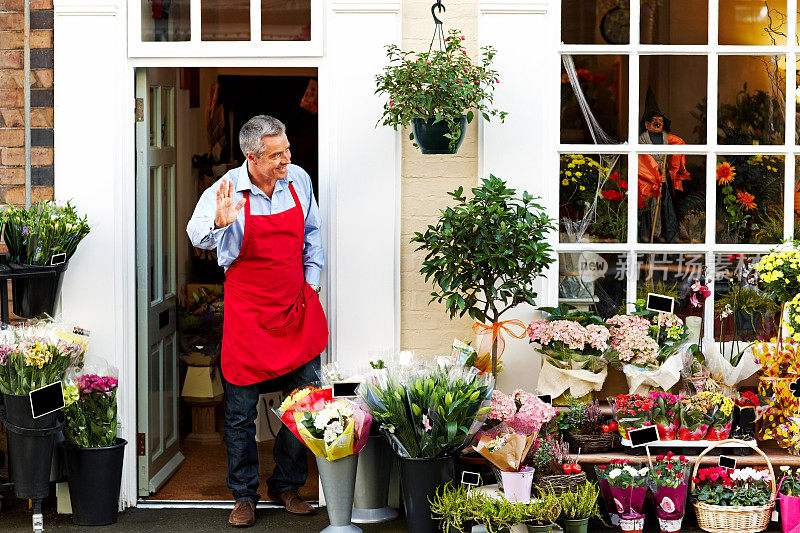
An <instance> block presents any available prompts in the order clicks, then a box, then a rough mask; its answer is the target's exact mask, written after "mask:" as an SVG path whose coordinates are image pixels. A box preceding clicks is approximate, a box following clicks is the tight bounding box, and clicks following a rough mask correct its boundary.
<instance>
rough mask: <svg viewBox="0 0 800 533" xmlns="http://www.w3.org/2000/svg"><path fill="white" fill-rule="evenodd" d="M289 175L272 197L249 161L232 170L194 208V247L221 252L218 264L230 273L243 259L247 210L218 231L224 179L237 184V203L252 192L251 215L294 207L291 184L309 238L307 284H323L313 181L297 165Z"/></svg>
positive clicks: (190, 229)
mask: <svg viewBox="0 0 800 533" xmlns="http://www.w3.org/2000/svg"><path fill="white" fill-rule="evenodd" d="M288 169H289V172H288V176H287V177H286V178H284V179H282V180H278V181H277V183H275V190H274V191H273V193H272V198H268V197H267V195H266V194H264V192H263V191H262V190H261V189H259V188H258V187H256V186H255V185H253V184H252V183H251V182H250V176H249V175H248V174H247V161H245V162H244V164H243V165H242V166H241V167H239V168H235V169H233V170H229V171H228V172H227V173H226V174H225V175H224V176H223V177H222V178H220V179H219V180H217V181H216V182H215V183H214V185H212V186H211V187H209V188H208V189H206V190H205V192H204V193H203V195H202V196H201V197H200V200H199V201H198V202H197V207H195V208H194V213H193V214H192V218H191V220H189V224H187V226H186V233H188V234H189V239H191V241H192V244H193V245H194V246H197V247H198V248H203V249H206V250H213V249H214V248H216V249H217V261H218V262H219V265H220V266H221V267H224V268H225V269H226V270H227V269H228V267H229V266H230V265H231V263H233V260H234V259H236V258H237V257H238V256H239V251H240V250H241V249H242V237H243V236H244V211H245V210H244V208H242V210H241V211H240V212H239V216H238V217H237V218H236V220H235V221H234V222H233V223H232V224H231V225H229V226H227V227H224V228H219V229H214V215H215V214H216V210H217V189H219V187H220V184H221V183H222V179H223V178H228V179H229V180H231V181H232V182H233V184H234V188H235V189H236V192H235V193H234V201H236V202H238V201H239V200H240V199H242V198H243V197H244V194H243V192H244V191H250V214H251V215H273V214H275V213H281V212H283V211H287V210H289V209H291V208H293V207H294V198H292V192H291V191H290V190H289V183H292V184H293V185H294V190H295V192H296V193H297V199H298V200H300V207H302V209H303V215H304V217H305V221H306V227H305V238H304V244H303V270H304V274H305V278H306V282H307V283H310V284H311V285H319V278H320V273H321V272H322V266H323V265H324V264H325V252H324V251H323V249H322V235H321V233H320V226H321V220H320V216H319V207H317V202H316V201H315V200H314V190H313V189H312V187H311V178H310V177H309V175H308V174H307V173H306V171H305V170H303V169H302V168H300V167H298V166H297V165H289V167H288Z"/></svg>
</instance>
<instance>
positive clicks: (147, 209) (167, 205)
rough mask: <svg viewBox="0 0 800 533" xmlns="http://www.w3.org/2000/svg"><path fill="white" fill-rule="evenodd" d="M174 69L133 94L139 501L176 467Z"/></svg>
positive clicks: (153, 75) (141, 77) (139, 75)
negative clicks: (137, 107)
mask: <svg viewBox="0 0 800 533" xmlns="http://www.w3.org/2000/svg"><path fill="white" fill-rule="evenodd" d="M175 76H176V73H175V70H174V69H149V70H148V69H140V70H137V72H136V96H137V98H142V99H143V103H144V116H145V117H147V118H146V120H143V121H141V122H137V123H136V151H137V154H136V155H137V157H136V165H137V168H136V178H137V179H136V212H137V216H136V250H137V269H136V270H137V315H138V317H137V324H138V332H137V334H138V339H137V340H138V361H139V363H138V367H139V380H138V381H139V387H138V392H139V394H138V402H139V405H138V407H139V409H138V413H139V414H138V417H137V423H138V432H139V433H143V434H144V442H145V443H146V445H145V449H144V455H140V456H139V495H140V496H147V495H149V494H151V493H153V492H155V491H156V490H158V488H159V486H160V485H161V484H163V483H164V481H166V480H167V479H168V478H169V476H170V475H172V473H173V472H174V471H175V470H176V469H177V468H178V467H179V466H180V464H181V462H182V461H183V455H181V453H180V450H179V438H178V401H179V397H178V383H177V380H178V369H177V365H178V351H177V332H176V314H177V313H176V305H177V298H176V292H177V291H176V287H175V285H176V267H177V260H176V254H175V252H176V250H175V235H176V228H175V164H176V159H177V154H176V150H175Z"/></svg>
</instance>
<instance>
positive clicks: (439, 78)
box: [375, 29, 507, 153]
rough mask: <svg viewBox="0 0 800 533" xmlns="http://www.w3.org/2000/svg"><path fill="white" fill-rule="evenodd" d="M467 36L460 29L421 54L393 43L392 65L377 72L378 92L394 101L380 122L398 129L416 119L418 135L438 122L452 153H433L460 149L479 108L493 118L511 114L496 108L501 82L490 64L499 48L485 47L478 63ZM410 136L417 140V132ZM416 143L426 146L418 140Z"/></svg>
mask: <svg viewBox="0 0 800 533" xmlns="http://www.w3.org/2000/svg"><path fill="white" fill-rule="evenodd" d="M465 39H466V38H465V37H464V36H463V35H461V32H460V31H459V30H455V29H454V30H450V32H449V36H448V37H446V38H445V39H444V41H443V49H440V50H429V51H428V52H421V53H416V52H408V51H403V50H400V48H398V47H397V46H396V45H393V44H391V45H389V46H387V47H386V49H387V56H388V58H389V65H388V66H387V67H386V68H385V69H384V71H383V73H382V74H379V75H378V76H377V90H376V91H375V92H376V93H386V95H387V96H388V97H389V99H388V101H387V102H386V103H385V104H384V106H383V115H382V116H381V118H380V119H379V121H378V123H379V124H383V125H385V126H391V127H392V128H394V129H395V130H396V129H398V128H400V127H408V126H409V125H411V124H412V121H414V122H415V131H416V133H417V137H419V135H420V132H423V131H424V126H428V127H433V126H438V127H439V128H440V129H441V130H442V133H441V135H442V137H444V138H445V139H447V142H446V148H447V149H448V150H449V152H442V151H433V152H427V153H455V152H456V150H457V149H458V145H459V144H460V142H461V140H462V139H463V133H464V132H463V128H464V125H465V124H466V123H469V122H472V119H473V118H474V114H475V112H476V111H477V112H480V113H481V114H482V115H483V118H484V119H486V120H487V121H488V120H490V117H492V116H497V117H500V120H501V121H503V120H504V119H505V117H506V115H507V113H506V112H505V111H500V110H498V109H495V108H493V107H492V106H491V104H492V98H493V96H492V91H493V90H494V87H495V85H496V84H497V83H498V82H499V79H498V73H497V72H496V71H494V70H492V69H491V68H490V67H491V63H492V60H493V58H494V56H495V53H496V52H495V50H494V48H492V47H491V46H485V47H483V48H482V61H481V63H480V64H475V63H473V62H472V60H471V59H470V58H469V56H468V55H467V51H466V50H465V49H464V41H465ZM409 138H410V139H411V140H412V141H414V140H415V133H414V132H412V133H411V134H410V135H409ZM417 141H419V139H418V138H417ZM414 146H415V147H417V148H419V147H420V146H419V145H418V144H417V142H414ZM422 149H423V153H426V149H425V147H424V146H423V148H422Z"/></svg>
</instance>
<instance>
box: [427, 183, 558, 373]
mask: <svg viewBox="0 0 800 533" xmlns="http://www.w3.org/2000/svg"><path fill="white" fill-rule="evenodd" d="M448 194H449V195H450V196H451V197H452V198H453V199H455V200H456V201H457V202H458V204H457V205H456V206H454V207H448V208H446V209H443V210H442V211H441V213H442V216H441V217H440V218H439V221H438V222H437V223H436V224H435V225H431V226H428V229H427V230H426V231H425V232H424V233H421V232H417V233H416V234H415V235H414V237H413V238H412V239H411V242H412V243H417V244H419V247H418V248H417V250H420V251H424V252H425V253H426V255H425V259H424V260H423V262H422V269H421V270H420V273H421V274H424V275H425V280H426V281H428V280H430V279H431V278H432V279H433V282H434V286H435V289H434V291H433V292H432V293H431V296H432V298H431V302H433V301H437V302H439V303H442V302H444V305H445V308H446V309H447V311H448V312H449V313H450V317H451V318H453V317H455V316H456V315H459V316H464V315H469V317H470V318H473V319H475V320H476V321H477V322H476V324H475V326H474V327H473V331H475V332H476V333H483V334H485V335H484V340H487V339H488V340H489V341H491V353H492V366H491V369H492V373H493V374H495V375H496V374H497V358H498V357H499V355H498V347H500V350H499V353H500V354H502V351H503V350H502V348H503V347H504V346H505V341H504V339H503V331H505V332H507V333H509V334H510V335H513V336H514V337H516V338H519V339H521V338H522V337H523V336H524V335H525V325H524V324H523V323H522V322H521V321H519V320H507V321H504V322H501V321H500V317H501V316H502V315H503V314H504V313H505V312H506V311H508V310H509V309H512V308H514V307H515V306H517V305H519V304H522V303H528V304H533V303H534V301H535V299H536V296H537V295H536V292H535V291H534V290H533V283H534V281H535V279H536V278H537V277H538V276H540V275H541V274H542V272H543V271H544V270H545V269H546V268H547V267H548V265H550V264H551V263H552V262H553V261H555V259H554V257H553V256H552V252H553V250H552V248H551V247H550V245H549V244H548V243H547V242H546V236H547V233H548V232H549V231H551V230H553V229H554V225H553V220H552V219H551V218H550V217H548V216H547V215H546V214H545V212H544V209H543V208H542V207H541V206H540V205H539V204H537V203H536V202H535V198H534V197H533V196H531V195H530V194H528V193H527V192H524V193H523V194H522V198H519V197H517V195H516V191H515V190H514V189H510V188H508V187H507V186H506V183H505V181H503V180H502V179H500V178H497V177H495V176H493V175H489V178H488V179H484V180H481V186H480V187H476V188H474V189H472V194H473V197H472V198H469V199H467V197H466V196H465V195H464V190H463V187H459V188H458V189H457V190H455V191H453V192H450V193H448ZM485 322H489V324H485ZM510 325H515V326H517V327H520V328H522V332H521V333H518V334H516V333H513V332H511V330H510V329H509V326H510ZM485 351H488V342H483V343H482V344H481V346H480V347H479V352H478V356H479V357H480V356H481V355H482V354H483V353H485Z"/></svg>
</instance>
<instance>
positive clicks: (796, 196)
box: [794, 156, 800, 239]
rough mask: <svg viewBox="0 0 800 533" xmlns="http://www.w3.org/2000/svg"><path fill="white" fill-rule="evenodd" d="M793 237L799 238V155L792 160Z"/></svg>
mask: <svg viewBox="0 0 800 533" xmlns="http://www.w3.org/2000/svg"><path fill="white" fill-rule="evenodd" d="M794 238H795V239H800V156H797V157H795V160H794Z"/></svg>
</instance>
